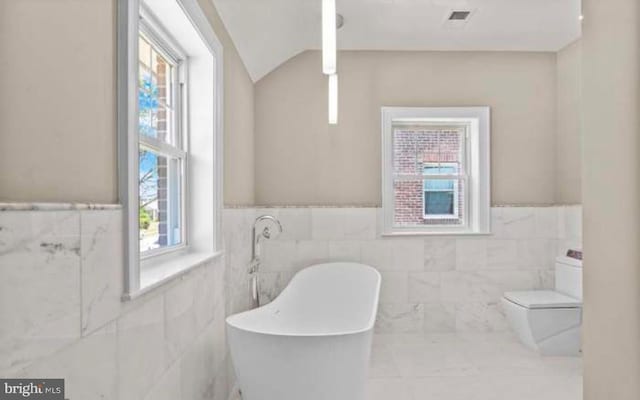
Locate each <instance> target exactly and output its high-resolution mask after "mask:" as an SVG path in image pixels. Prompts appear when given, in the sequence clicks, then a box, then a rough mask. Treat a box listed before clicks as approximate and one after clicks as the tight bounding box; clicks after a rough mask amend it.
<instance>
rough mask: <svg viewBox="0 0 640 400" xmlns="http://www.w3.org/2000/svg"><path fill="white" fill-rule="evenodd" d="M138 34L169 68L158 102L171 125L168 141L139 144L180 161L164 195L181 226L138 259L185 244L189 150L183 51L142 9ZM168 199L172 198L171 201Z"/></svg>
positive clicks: (143, 137) (140, 138)
mask: <svg viewBox="0 0 640 400" xmlns="http://www.w3.org/2000/svg"><path fill="white" fill-rule="evenodd" d="M143 10H144V8H142V9H141V11H143ZM138 34H139V35H142V36H143V37H144V38H145V40H147V41H148V42H149V44H150V45H151V47H152V49H153V50H154V51H156V52H157V53H158V54H160V55H161V56H162V57H164V58H165V60H166V61H167V62H168V63H169V65H170V66H171V68H172V76H171V87H170V88H169V90H170V91H171V94H170V99H171V105H168V104H165V102H162V101H159V104H162V105H164V106H166V107H167V110H168V112H171V113H172V114H173V115H172V118H171V120H170V126H169V127H168V129H169V132H168V134H169V135H168V140H169V142H170V143H168V142H167V141H164V140H160V139H157V138H154V137H151V136H146V135H138V147H139V149H147V150H149V151H152V152H154V153H156V154H157V155H159V156H163V157H166V158H167V160H178V162H179V167H177V168H178V169H179V171H178V173H177V176H172V175H171V174H169V175H168V176H167V179H168V182H167V188H166V189H167V195H166V196H167V208H168V210H167V213H169V211H170V210H169V208H172V206H173V205H174V203H175V202H176V199H175V197H176V196H177V202H178V203H179V210H178V213H179V216H178V221H179V229H180V233H179V235H180V243H178V244H174V245H167V246H164V247H158V248H155V249H150V250H146V251H140V254H139V257H140V259H141V260H146V259H149V258H152V257H156V256H159V255H163V254H167V253H172V252H175V251H180V250H183V249H185V248H186V247H187V246H188V237H187V232H188V229H187V228H188V227H187V218H186V217H187V209H186V208H187V193H188V186H187V176H188V170H187V169H188V153H187V151H186V150H185V149H186V143H187V140H186V136H187V132H186V131H185V130H184V129H183V126H184V122H183V117H184V114H185V113H184V112H183V107H184V105H185V103H184V102H183V99H184V97H185V96H184V93H183V91H184V90H185V85H184V84H183V76H184V70H185V69H186V63H185V61H183V60H184V59H186V57H182V59H181V55H182V54H184V53H183V52H182V51H181V50H180V49H179V48H177V47H176V46H175V45H174V42H173V40H172V39H171V38H170V35H168V34H167V33H166V32H164V31H163V30H162V27H161V26H159V25H157V24H155V23H153V21H152V18H150V16H145V13H142V18H141V19H140V24H139V33H138ZM141 67H142V68H145V69H148V67H146V66H144V65H142V64H141V62H140V61H138V68H141ZM151 73H153V72H152V71H151ZM137 86H138V90H140V88H139V85H137ZM168 172H169V171H168ZM176 180H177V182H176ZM176 190H177V191H179V193H175V191H176ZM171 199H174V200H173V201H171ZM166 222H167V224H168V226H167V229H173V226H171V225H172V224H171V222H172V221H170V220H167V221H166Z"/></svg>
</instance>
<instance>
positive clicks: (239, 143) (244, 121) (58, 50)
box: [0, 0, 254, 204]
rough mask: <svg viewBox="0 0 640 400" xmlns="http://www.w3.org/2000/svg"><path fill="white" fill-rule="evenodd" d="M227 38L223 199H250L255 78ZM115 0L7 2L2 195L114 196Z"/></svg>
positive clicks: (0, 109) (2, 37)
mask: <svg viewBox="0 0 640 400" xmlns="http://www.w3.org/2000/svg"><path fill="white" fill-rule="evenodd" d="M200 4H201V6H202V7H203V9H204V11H205V13H206V14H207V16H208V18H209V19H210V21H211V22H212V25H213V27H214V30H215V31H216V34H217V35H218V37H219V38H220V40H221V41H222V43H223V46H224V57H225V62H224V69H225V71H224V72H225V76H224V78H225V79H224V86H225V88H224V89H225V112H224V119H225V121H224V122H225V125H224V126H225V135H224V142H225V185H224V187H225V203H230V204H238V203H239V204H252V203H253V200H254V183H253V173H254V167H253V104H254V102H253V84H252V82H251V80H250V78H249V75H248V73H247V71H246V69H245V68H244V64H243V63H242V61H241V60H240V57H239V56H238V53H237V51H236V49H235V47H234V46H233V43H232V42H231V39H230V38H229V35H228V34H227V32H226V30H225V28H224V26H223V24H222V22H221V21H220V18H219V16H218V14H217V13H216V11H215V9H214V7H213V5H212V3H211V2H210V1H208V0H200ZM115 23H116V21H115V0H82V1H78V0H56V1H50V0H2V1H0V71H2V73H1V74H0V201H54V202H55V201H93V202H106V203H111V202H116V201H117V200H118V199H117V188H116V124H115V118H116V114H115V101H116V100H115V98H116V97H115V96H116V92H115V73H116V71H115V33H116V32H115V26H116V25H115Z"/></svg>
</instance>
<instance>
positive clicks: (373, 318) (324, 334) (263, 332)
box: [225, 261, 382, 337]
mask: <svg viewBox="0 0 640 400" xmlns="http://www.w3.org/2000/svg"><path fill="white" fill-rule="evenodd" d="M333 264H351V265H358V266H361V267H366V268H367V269H369V270H371V271H373V272H374V273H375V274H376V277H377V278H378V279H377V280H376V288H375V290H376V293H375V297H374V304H375V307H374V310H373V313H372V316H371V317H370V318H369V321H368V323H367V325H366V327H364V328H361V329H351V330H341V331H338V330H335V331H318V332H290V331H285V330H283V331H281V332H274V331H266V330H261V329H249V328H247V327H244V326H240V325H238V324H237V323H235V322H234V321H233V320H234V319H236V317H237V316H240V315H245V314H248V313H253V312H255V311H256V310H269V309H271V308H273V307H275V305H274V302H275V300H276V299H277V298H278V297H279V295H278V297H276V298H275V299H273V301H272V302H271V303H269V304H266V305H264V306H261V307H257V308H253V309H250V310H247V311H243V312H240V313H236V314H233V315H229V316H228V317H226V318H225V324H226V325H227V327H231V328H235V329H238V330H240V331H243V332H250V333H256V334H260V335H269V336H278V337H332V336H348V335H356V334H360V333H366V332H369V331H371V330H373V328H374V326H375V322H376V317H377V315H378V306H379V302H380V288H381V285H382V275H381V274H380V271H378V270H377V269H375V268H374V267H372V266H371V265H368V264H363V263H358V262H352V261H332V262H326V263H318V264H312V265H310V266H308V267H305V268H303V269H301V270H300V271H298V272H296V273H295V274H294V276H293V277H292V278H291V279H292V280H293V278H295V276H296V275H298V274H299V273H300V272H302V271H304V270H307V269H310V268H319V267H322V266H326V265H333ZM290 283H291V282H289V284H290ZM287 286H288V285H287ZM285 289H286V287H285ZM283 292H284V290H283ZM281 294H282V293H281Z"/></svg>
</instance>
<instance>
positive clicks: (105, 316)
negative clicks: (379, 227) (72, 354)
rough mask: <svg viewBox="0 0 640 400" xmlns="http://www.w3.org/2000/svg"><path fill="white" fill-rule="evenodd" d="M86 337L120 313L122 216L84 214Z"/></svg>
mask: <svg viewBox="0 0 640 400" xmlns="http://www.w3.org/2000/svg"><path fill="white" fill-rule="evenodd" d="M80 226H81V237H80V240H81V252H80V253H81V254H80V255H81V277H82V285H81V287H82V334H83V335H86V334H88V333H90V332H92V331H93V330H95V329H96V328H98V327H101V326H103V325H104V324H105V323H107V322H109V321H113V320H114V319H115V318H116V317H117V316H118V314H119V313H120V308H121V296H122V293H123V285H122V283H123V268H122V265H123V262H124V259H123V257H124V255H123V240H122V212H121V211H120V210H114V211H86V212H82V213H81V214H80Z"/></svg>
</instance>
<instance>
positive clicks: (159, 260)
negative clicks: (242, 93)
mask: <svg viewBox="0 0 640 400" xmlns="http://www.w3.org/2000/svg"><path fill="white" fill-rule="evenodd" d="M175 1H176V4H177V5H178V6H179V7H180V9H181V10H182V11H183V12H184V16H185V17H186V18H187V19H188V21H189V23H190V28H189V29H191V27H192V28H194V29H195V32H196V33H197V34H196V36H198V37H199V39H200V40H201V42H202V43H200V44H199V45H200V46H201V48H206V49H205V50H203V51H204V54H206V60H208V61H206V63H207V64H206V65H209V64H210V65H211V66H212V69H213V70H212V71H211V74H210V75H209V74H207V79H208V83H212V84H211V85H209V86H210V87H211V90H212V92H207V91H204V92H203V90H202V87H199V93H198V95H204V96H206V98H207V102H206V103H201V104H207V108H206V110H202V109H200V110H199V114H198V115H203V114H202V112H203V111H206V112H205V113H204V115H207V116H210V119H207V121H209V122H206V123H199V126H198V130H199V132H200V131H202V132H201V133H199V134H200V135H202V134H204V135H205V136H199V137H201V138H206V140H203V139H198V140H200V141H201V142H206V143H209V144H207V145H206V146H205V147H206V148H205V149H200V148H197V147H194V148H193V149H191V150H192V151H195V150H194V149H197V150H198V157H200V159H199V162H198V164H199V167H198V168H195V167H194V165H193V164H192V163H189V164H190V165H189V170H190V172H189V174H185V180H184V182H183V183H184V184H187V182H188V181H191V183H192V184H191V185H189V188H190V190H189V191H185V197H186V199H185V201H184V203H183V204H185V206H184V209H185V212H186V214H187V215H185V218H184V219H183V221H184V222H187V221H188V222H190V223H186V224H185V226H186V227H187V232H185V236H184V241H185V243H187V242H188V243H189V246H188V247H187V246H185V247H184V248H182V249H180V250H181V251H171V252H170V254H165V255H162V256H158V257H153V263H154V265H157V267H158V268H157V269H154V271H153V276H151V277H150V278H152V279H156V278H157V280H154V281H153V283H152V284H149V283H148V282H145V285H144V287H141V271H142V270H143V268H142V264H143V261H144V263H145V265H147V264H148V260H146V259H145V260H143V259H142V258H141V254H140V242H139V227H138V225H139V221H138V207H139V200H138V197H139V194H138V191H139V188H138V180H139V167H138V150H139V143H140V140H139V134H138V91H137V85H138V35H139V30H140V25H141V22H140V18H141V16H143V14H144V13H145V12H146V11H145V10H143V9H142V7H141V4H142V1H141V0H117V76H118V79H117V99H118V104H117V114H118V117H117V120H118V191H119V198H120V202H121V203H122V205H123V236H124V282H123V283H124V293H123V300H130V299H133V298H135V297H138V296H139V295H141V294H143V293H145V292H147V291H149V290H151V289H153V288H155V287H157V286H160V285H162V284H163V283H165V282H167V281H169V280H173V279H175V278H178V277H179V276H181V275H183V274H184V273H185V272H187V271H188V270H189V269H191V268H194V267H197V266H198V265H202V263H203V262H205V261H207V260H210V259H212V258H214V257H219V256H220V255H221V254H222V239H221V234H220V233H221V229H220V227H221V217H222V216H221V207H222V204H223V200H222V199H223V194H222V182H223V181H222V179H223V171H222V167H223V152H222V149H223V143H222V137H223V126H224V124H223V91H224V88H223V82H224V79H223V78H224V71H223V64H224V60H223V47H222V44H221V42H220V40H219V39H218V37H217V36H216V34H215V32H214V31H213V29H212V27H211V25H210V22H209V20H208V19H207V17H206V16H205V14H204V12H203V11H202V9H201V8H200V5H199V4H198V0H175ZM147 20H148V21H152V19H151V18H147V19H146V21H147ZM183 20H184V19H183ZM183 34H184V32H183ZM172 44H173V43H172ZM202 46H204V47H202ZM172 47H174V46H172ZM175 47H176V48H180V46H175ZM165 50H166V49H165ZM185 50H186V49H185ZM185 54H187V53H185ZM201 54H203V53H201ZM209 56H210V57H211V58H209ZM188 57H190V56H188ZM202 65H204V64H202V63H200V64H199V67H200V68H202ZM201 70H202V69H201ZM191 78H192V77H189V79H191ZM209 86H207V87H209ZM194 96H195V94H194ZM190 98H191V96H190ZM184 101H185V103H189V105H190V107H191V106H193V105H195V103H193V102H192V101H191V100H190V99H184ZM209 104H211V109H209V108H208V107H209V106H208V105H209ZM183 108H184V107H183ZM200 108H202V107H200ZM190 118H195V115H194V116H189V117H187V118H184V122H183V124H184V125H187V126H189V125H193V123H194V122H193V121H191V119H190ZM194 121H196V120H194ZM190 133H191V134H194V132H193V131H191V132H190ZM192 139H193V138H190V139H189V140H187V141H186V142H187V143H184V144H183V145H184V146H186V147H185V148H184V149H185V152H186V153H187V154H191V152H190V151H189V142H191V141H192ZM191 144H192V145H193V143H191ZM193 146H196V145H193ZM209 146H210V147H209ZM199 147H202V146H199ZM194 177H196V178H197V180H196V181H193V178H194ZM194 182H196V183H198V185H196V186H195V187H194ZM195 189H197V191H198V193H199V195H196V194H194V195H193V196H191V195H190V192H191V190H195ZM200 211H204V213H203V214H202V215H205V216H206V217H200V218H195V219H194V218H193V216H194V213H196V212H198V213H199V212H200ZM144 269H146V266H145V268H144Z"/></svg>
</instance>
